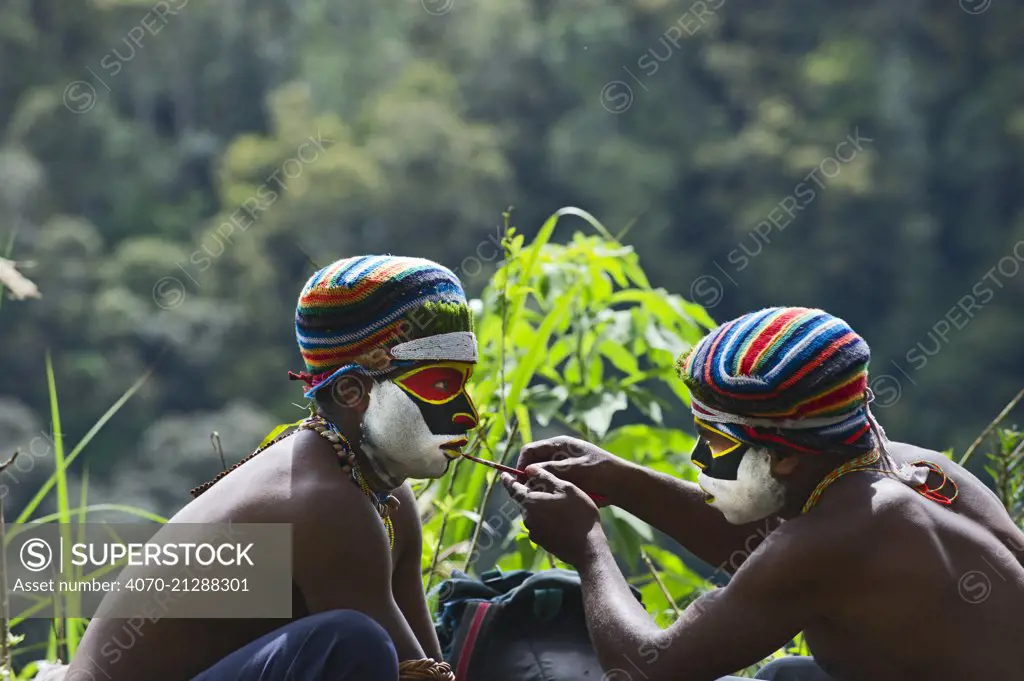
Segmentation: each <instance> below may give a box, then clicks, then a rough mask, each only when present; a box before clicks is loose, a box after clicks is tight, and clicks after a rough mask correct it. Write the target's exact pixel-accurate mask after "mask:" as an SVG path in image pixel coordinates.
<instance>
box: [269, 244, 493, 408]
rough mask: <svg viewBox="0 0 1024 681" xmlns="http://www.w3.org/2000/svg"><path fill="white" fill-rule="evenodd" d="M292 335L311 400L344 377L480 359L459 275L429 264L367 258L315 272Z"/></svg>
mask: <svg viewBox="0 0 1024 681" xmlns="http://www.w3.org/2000/svg"><path fill="white" fill-rule="evenodd" d="M295 336H296V339H297V340H298V344H299V351H300V352H301V353H302V359H303V361H304V362H305V365H306V371H304V372H302V373H299V374H295V373H291V372H289V376H290V377H291V378H293V379H299V380H302V381H304V382H305V383H306V385H307V389H306V391H305V396H306V397H312V396H314V395H315V394H316V392H317V391H318V390H319V389H320V388H322V387H324V386H326V385H329V384H330V383H331V382H332V381H333V380H334V379H336V378H337V377H338V376H341V375H342V374H345V373H348V372H353V371H358V372H360V373H363V374H366V375H369V376H379V375H383V374H386V373H388V372H389V371H391V370H393V369H394V368H396V367H400V366H407V365H410V364H413V363H414V362H416V361H419V360H438V361H441V360H459V361H472V362H475V361H476V359H477V354H476V337H475V335H474V334H473V315H472V311H471V310H470V309H469V305H468V303H467V301H466V294H465V292H464V291H463V290H462V284H461V283H460V282H459V278H458V277H457V276H455V273H453V272H452V271H451V270H449V269H448V268H446V267H443V266H441V265H439V264H437V263H435V262H432V261H430V260H424V259H422V258H407V257H401V256H392V255H363V256H357V257H353V258H345V259H342V260H338V261H337V262H334V263H332V264H330V265H328V266H327V267H324V268H323V269H321V270H320V271H318V272H316V273H315V274H313V276H312V277H310V278H309V281H307V282H306V285H305V286H304V287H303V288H302V293H300V294H299V301H298V305H297V307H296V309H295Z"/></svg>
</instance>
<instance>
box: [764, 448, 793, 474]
mask: <svg viewBox="0 0 1024 681" xmlns="http://www.w3.org/2000/svg"><path fill="white" fill-rule="evenodd" d="M799 465H800V459H799V458H797V457H796V456H795V455H794V454H786V453H780V452H778V451H775V450H772V452H771V470H772V475H776V476H788V475H792V474H793V472H794V471H796V469H797V468H798V467H799Z"/></svg>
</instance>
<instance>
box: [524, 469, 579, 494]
mask: <svg viewBox="0 0 1024 681" xmlns="http://www.w3.org/2000/svg"><path fill="white" fill-rule="evenodd" d="M525 472H526V474H527V475H529V476H530V477H529V479H528V480H527V485H529V487H530V490H531V491H542V492H547V493H548V494H552V493H554V492H556V491H558V490H561V489H563V488H565V487H567V486H568V485H571V484H572V483H570V482H566V481H565V480H562V479H561V478H559V477H558V476H557V475H555V474H554V473H552V472H551V471H549V470H547V468H545V467H543V466H539V465H537V466H530V467H529V468H527V469H526V471H525Z"/></svg>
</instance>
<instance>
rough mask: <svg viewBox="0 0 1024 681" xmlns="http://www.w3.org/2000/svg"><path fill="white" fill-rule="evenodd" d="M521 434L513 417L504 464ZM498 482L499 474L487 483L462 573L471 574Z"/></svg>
mask: <svg viewBox="0 0 1024 681" xmlns="http://www.w3.org/2000/svg"><path fill="white" fill-rule="evenodd" d="M518 433H519V419H518V418H517V417H516V416H515V415H513V416H512V432H511V434H510V435H509V438H508V441H507V442H506V443H505V451H504V452H502V455H501V459H500V461H502V462H504V461H505V458H506V457H508V451H509V449H511V448H512V441H513V440H514V439H515V437H516V435H517V434H518ZM481 442H483V443H484V447H487V441H486V439H483V440H481ZM490 449H491V448H490V447H487V451H490ZM491 456H494V452H491ZM497 481H498V474H497V473H495V474H494V475H492V476H491V479H490V481H488V483H487V491H486V492H484V496H483V499H481V501H480V506H479V507H478V508H477V517H478V518H479V519H480V520H478V521H477V523H476V527H475V528H473V539H472V541H471V542H470V543H469V552H468V553H467V554H466V562H465V564H464V565H463V568H462V571H463V572H465V573H467V574H468V573H469V567H470V565H471V564H472V562H473V552H474V551H476V545H477V542H479V541H480V530H481V528H483V526H484V511H486V510H487V502H488V501H490V499H491V494H492V493H493V492H494V484H495V483H496V482H497Z"/></svg>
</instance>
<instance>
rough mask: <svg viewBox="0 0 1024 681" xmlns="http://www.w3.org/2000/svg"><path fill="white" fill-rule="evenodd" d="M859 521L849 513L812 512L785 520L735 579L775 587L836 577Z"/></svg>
mask: <svg viewBox="0 0 1024 681" xmlns="http://www.w3.org/2000/svg"><path fill="white" fill-rule="evenodd" d="M860 522H861V521H860V520H857V519H855V518H853V519H851V518H850V517H849V515H848V514H838V515H837V516H836V517H832V514H830V513H810V514H807V515H803V516H799V517H797V518H794V519H791V520H787V521H785V522H783V523H782V524H781V525H780V526H779V527H778V529H776V530H775V531H774V532H772V533H771V534H769V535H768V537H767V538H766V539H765V540H764V541H763V542H761V543H760V544H759V545H758V546H757V548H756V549H755V550H754V552H753V553H752V554H751V555H750V558H749V559H748V560H747V561H746V562H744V563H743V565H742V566H741V567H740V569H739V570H738V571H737V572H736V574H735V575H734V578H733V581H739V582H745V581H750V582H752V583H757V584H760V585H762V586H764V587H770V588H773V589H788V588H792V589H797V588H801V589H808V588H813V585H814V584H816V583H818V581H819V580H820V579H821V577H822V575H829V580H831V579H833V578H834V577H835V571H836V569H842V566H843V565H844V564H845V563H846V559H847V556H848V555H849V553H850V552H851V540H853V539H854V538H856V537H858V536H859V531H858V528H857V525H858V524H860Z"/></svg>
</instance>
